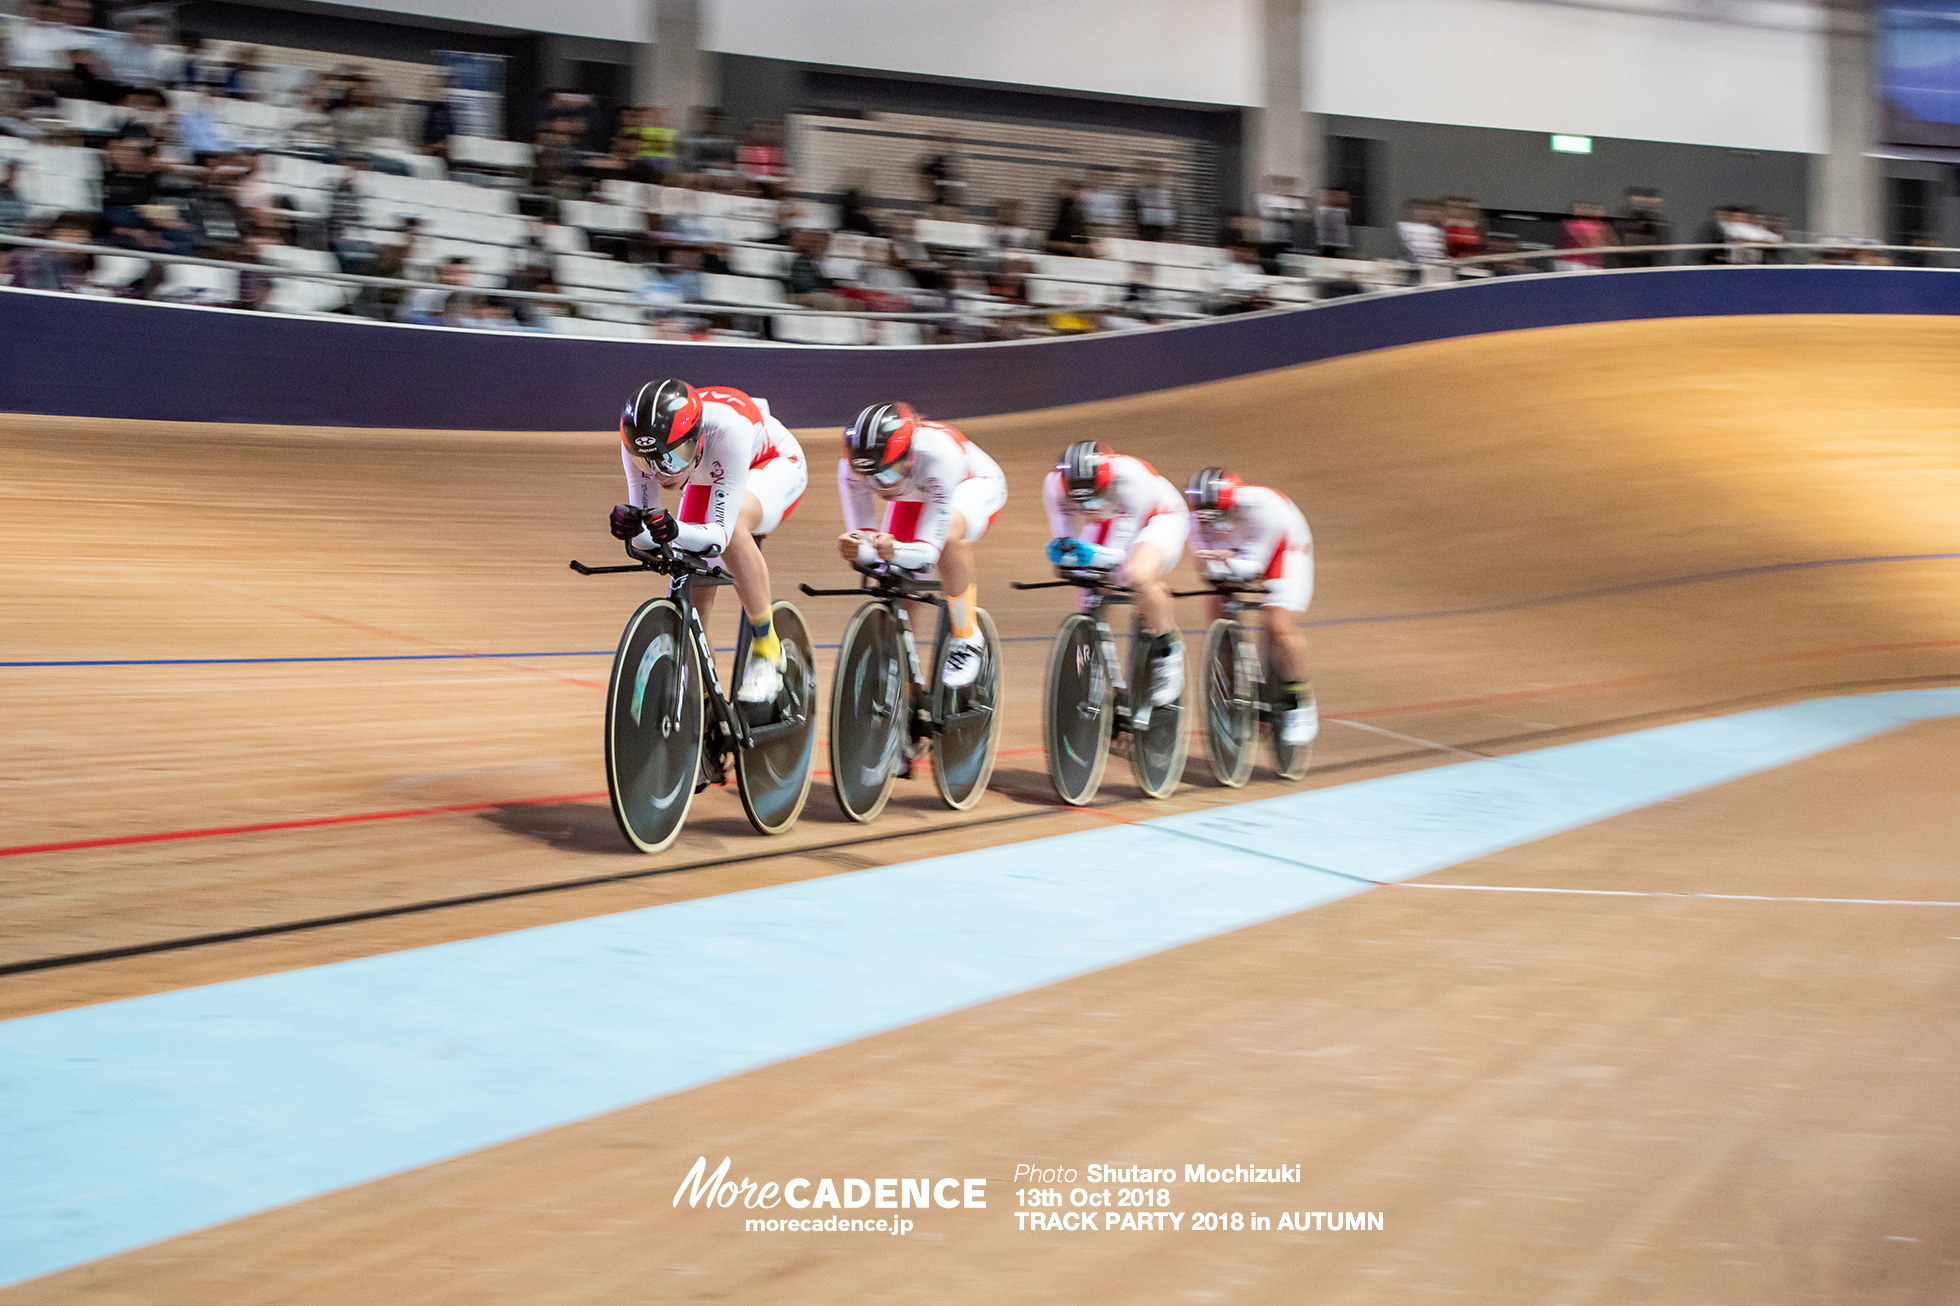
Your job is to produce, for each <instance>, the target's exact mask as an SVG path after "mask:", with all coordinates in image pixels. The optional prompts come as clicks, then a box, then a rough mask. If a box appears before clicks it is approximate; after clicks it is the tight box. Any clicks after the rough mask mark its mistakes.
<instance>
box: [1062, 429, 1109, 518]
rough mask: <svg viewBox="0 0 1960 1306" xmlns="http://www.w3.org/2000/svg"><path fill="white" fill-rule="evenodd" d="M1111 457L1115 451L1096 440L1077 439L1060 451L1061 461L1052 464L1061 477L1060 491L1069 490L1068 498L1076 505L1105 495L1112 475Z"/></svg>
mask: <svg viewBox="0 0 1960 1306" xmlns="http://www.w3.org/2000/svg"><path fill="white" fill-rule="evenodd" d="M1114 457H1116V451H1115V450H1114V449H1111V448H1110V447H1109V446H1108V445H1106V444H1102V443H1100V442H1098V441H1095V440H1077V441H1076V442H1075V443H1074V444H1072V445H1070V446H1069V447H1068V448H1066V449H1064V450H1062V460H1061V461H1060V462H1058V463H1056V464H1055V470H1056V471H1058V472H1060V473H1061V474H1062V488H1063V489H1064V490H1066V491H1068V497H1069V498H1070V499H1071V500H1073V501H1074V502H1076V503H1085V502H1087V501H1088V500H1090V499H1100V498H1101V497H1102V496H1103V495H1104V494H1105V493H1107V492H1108V490H1109V480H1110V477H1111V476H1112V475H1113V474H1114V473H1113V469H1112V468H1111V467H1110V460H1111V459H1113V458H1114Z"/></svg>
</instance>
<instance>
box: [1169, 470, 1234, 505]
mask: <svg viewBox="0 0 1960 1306" xmlns="http://www.w3.org/2000/svg"><path fill="white" fill-rule="evenodd" d="M1243 484H1245V482H1243V481H1241V480H1240V479H1239V478H1238V477H1236V476H1234V475H1232V473H1230V472H1228V471H1226V470H1225V469H1224V468H1223V467H1204V468H1200V469H1199V470H1197V471H1195V472H1193V473H1191V479H1190V480H1188V481H1186V482H1185V483H1184V502H1185V503H1187V504H1189V505H1190V506H1191V511H1192V512H1230V511H1232V503H1233V501H1234V500H1235V499H1236V498H1237V497H1238V492H1239V487H1240V486H1241V485H1243Z"/></svg>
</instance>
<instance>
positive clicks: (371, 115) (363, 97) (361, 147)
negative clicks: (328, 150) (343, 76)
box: [331, 76, 392, 158]
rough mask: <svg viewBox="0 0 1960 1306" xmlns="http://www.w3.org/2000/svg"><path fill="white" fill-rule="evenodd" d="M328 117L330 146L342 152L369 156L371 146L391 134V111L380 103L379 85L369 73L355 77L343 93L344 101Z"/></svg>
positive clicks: (373, 146)
mask: <svg viewBox="0 0 1960 1306" xmlns="http://www.w3.org/2000/svg"><path fill="white" fill-rule="evenodd" d="M331 117H332V119H333V142H334V148H335V149H336V150H338V151H340V152H341V153H343V154H366V155H368V156H369V157H370V158H372V156H373V154H374V151H375V148H376V147H377V146H379V145H380V144H381V142H383V141H385V140H387V139H388V138H389V137H390V135H391V134H392V133H391V127H392V124H391V121H390V119H391V117H392V115H391V114H390V113H389V111H388V109H387V108H386V107H385V106H383V105H382V103H381V92H380V88H379V87H378V86H377V85H376V83H375V80H374V78H372V77H367V76H362V77H360V78H359V79H357V80H356V81H355V83H354V85H353V86H352V87H351V88H350V89H349V91H348V93H347V103H346V104H345V105H344V106H343V107H341V108H339V109H335V110H334V111H333V113H332V115H331Z"/></svg>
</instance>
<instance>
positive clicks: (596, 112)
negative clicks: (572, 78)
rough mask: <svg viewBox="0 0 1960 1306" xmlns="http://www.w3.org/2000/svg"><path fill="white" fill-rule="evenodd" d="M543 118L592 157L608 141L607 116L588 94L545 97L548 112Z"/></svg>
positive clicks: (554, 93)
mask: <svg viewBox="0 0 1960 1306" xmlns="http://www.w3.org/2000/svg"><path fill="white" fill-rule="evenodd" d="M539 117H540V119H541V120H542V121H543V122H546V123H548V124H550V125H551V127H552V129H553V130H555V131H557V132H558V133H559V134H560V135H562V136H564V137H565V138H566V142H567V143H568V144H569V145H570V146H571V147H572V148H573V149H574V150H577V151H579V152H580V153H584V154H589V153H592V152H593V151H596V150H598V149H599V148H600V147H601V144H602V142H604V141H605V140H606V134H605V126H606V125H605V121H604V117H605V115H604V114H603V113H602V112H601V111H600V109H599V105H598V102H597V101H595V100H594V99H593V98H592V97H591V96H590V95H588V94H586V93H585V92H584V91H570V90H556V91H552V92H551V93H550V94H549V95H547V96H546V97H545V105H544V111H543V113H541V114H540V115H539Z"/></svg>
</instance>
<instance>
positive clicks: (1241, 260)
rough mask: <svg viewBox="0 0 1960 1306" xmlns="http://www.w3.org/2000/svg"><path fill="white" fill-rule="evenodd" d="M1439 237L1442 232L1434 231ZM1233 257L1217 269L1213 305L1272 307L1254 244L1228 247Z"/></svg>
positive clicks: (1222, 309) (1234, 309)
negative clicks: (1215, 293) (1216, 292)
mask: <svg viewBox="0 0 1960 1306" xmlns="http://www.w3.org/2000/svg"><path fill="white" fill-rule="evenodd" d="M1437 235H1438V237H1439V238H1440V236H1441V235H1442V233H1441V232H1438V233H1437ZM1231 255H1232V261H1231V262H1229V263H1227V264H1226V265H1225V266H1224V267H1223V268H1221V269H1219V273H1218V294H1217V296H1216V297H1215V299H1214V301H1213V303H1212V309H1213V311H1215V312H1219V313H1249V312H1252V311H1254V310H1255V309H1261V308H1268V307H1271V301H1270V300H1269V299H1268V298H1267V296H1266V278H1265V275H1264V274H1263V273H1262V272H1261V271H1260V268H1259V250H1258V249H1257V247H1255V246H1253V245H1250V244H1247V243H1244V242H1241V243H1239V244H1236V245H1233V246H1232V248H1231Z"/></svg>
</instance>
